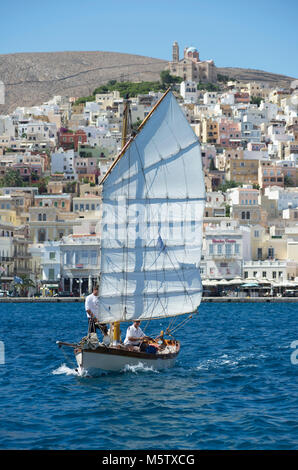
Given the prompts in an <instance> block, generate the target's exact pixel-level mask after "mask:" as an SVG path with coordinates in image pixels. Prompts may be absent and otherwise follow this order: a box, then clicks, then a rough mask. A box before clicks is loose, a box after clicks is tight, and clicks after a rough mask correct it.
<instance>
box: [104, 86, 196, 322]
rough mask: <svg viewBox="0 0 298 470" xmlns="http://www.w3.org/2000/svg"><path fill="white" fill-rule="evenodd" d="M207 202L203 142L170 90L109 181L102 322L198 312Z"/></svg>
mask: <svg viewBox="0 0 298 470" xmlns="http://www.w3.org/2000/svg"><path fill="white" fill-rule="evenodd" d="M204 201H205V188H204V178H203V171H202V162H201V154H200V145H199V142H198V139H197V137H196V135H195V134H194V132H193V131H192V129H191V127H190V125H189V124H188V122H187V120H186V118H185V116H184V114H183V112H182V111H181V109H180V107H179V105H178V103H177V102H176V100H175V98H174V96H173V94H172V93H171V92H168V93H167V94H166V95H165V96H164V97H163V99H162V100H161V101H160V103H159V105H158V106H157V107H156V109H155V111H154V112H153V113H152V114H151V116H150V119H147V121H146V123H145V124H144V125H143V126H142V129H141V132H140V133H139V134H138V135H137V136H136V137H135V138H134V139H133V140H132V141H131V142H130V144H129V145H128V146H126V150H125V152H124V154H123V155H122V156H121V158H120V159H118V161H117V164H115V165H114V166H113V168H112V170H111V171H110V172H109V174H108V175H107V176H106V177H105V179H104V181H103V191H102V205H103V216H102V242H101V279H100V291H99V313H98V317H99V319H100V321H103V322H111V321H127V320H130V319H133V318H143V319H150V318H161V317H170V316H176V315H181V314H183V313H189V312H192V311H195V310H196V308H197V306H198V305H199V303H200V301H201V295H202V284H201V279H200V272H199V264H200V259H201V244H202V220H203V210H204ZM123 312H125V318H123V315H124V313H123ZM178 312H179V313H178Z"/></svg>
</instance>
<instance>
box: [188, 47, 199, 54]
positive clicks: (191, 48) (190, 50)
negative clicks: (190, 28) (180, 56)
mask: <svg viewBox="0 0 298 470" xmlns="http://www.w3.org/2000/svg"><path fill="white" fill-rule="evenodd" d="M188 52H198V50H197V49H196V48H195V47H188V48H187V49H186V53H188Z"/></svg>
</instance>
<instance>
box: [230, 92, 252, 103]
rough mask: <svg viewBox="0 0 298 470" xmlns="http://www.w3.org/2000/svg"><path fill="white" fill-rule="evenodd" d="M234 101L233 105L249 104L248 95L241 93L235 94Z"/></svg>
mask: <svg viewBox="0 0 298 470" xmlns="http://www.w3.org/2000/svg"><path fill="white" fill-rule="evenodd" d="M234 100H235V104H236V103H249V102H250V96H249V93H241V92H239V93H235V94H234Z"/></svg>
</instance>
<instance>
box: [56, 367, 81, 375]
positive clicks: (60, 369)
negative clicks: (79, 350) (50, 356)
mask: <svg viewBox="0 0 298 470" xmlns="http://www.w3.org/2000/svg"><path fill="white" fill-rule="evenodd" d="M52 374H54V375H62V374H64V375H80V374H79V372H78V369H71V368H70V367H68V366H67V365H66V364H62V365H61V366H60V367H58V368H57V369H55V370H53V372H52Z"/></svg>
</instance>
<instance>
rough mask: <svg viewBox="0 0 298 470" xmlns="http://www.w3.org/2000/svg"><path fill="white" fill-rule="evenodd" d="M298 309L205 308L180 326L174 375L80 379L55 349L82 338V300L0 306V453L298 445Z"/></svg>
mask: <svg viewBox="0 0 298 470" xmlns="http://www.w3.org/2000/svg"><path fill="white" fill-rule="evenodd" d="M297 313H298V308H297V304H295V303H291V304H286V303H272V304H271V303H264V304H260V303H258V304H254V303H251V304H250V303H245V304H242V303H239V304H234V303H232V304H231V303H229V304H226V303H216V304H215V303H214V304H213V303H203V304H202V305H201V307H200V309H199V314H198V315H197V316H195V317H194V318H193V319H192V320H191V321H189V322H188V323H186V325H185V327H183V328H182V329H180V330H178V331H177V335H176V337H177V339H179V340H180V341H181V344H182V347H181V352H180V354H179V356H178V360H177V363H176V366H175V367H174V368H172V369H167V370H163V371H158V372H157V371H155V370H154V369H152V368H149V367H144V366H143V365H142V364H141V363H140V364H139V365H137V366H134V367H126V368H125V369H124V370H123V371H121V372H119V373H107V372H105V373H103V374H101V375H100V376H98V377H88V376H86V377H84V376H79V375H78V373H77V372H76V370H75V369H76V364H75V361H74V357H73V354H72V351H71V350H67V349H63V350H61V349H58V347H57V345H56V340H63V341H69V342H74V341H78V340H80V339H81V337H82V336H84V335H85V334H86V329H87V320H86V316H85V313H84V308H83V304H82V303H64V304H60V303H59V304H51V303H47V304H42V303H35V304H34V303H33V304H29V303H26V304H13V303H11V304H1V305H0V317H1V327H0V340H1V341H2V343H1V344H2V346H3V348H2V349H3V354H5V357H3V358H2V359H3V360H2V361H1V363H0V386H1V410H0V419H1V426H0V448H1V449H146V450H148V449H162V450H168V449H295V448H297V437H298V427H297V422H298V420H297V397H298V393H297V392H298V387H297V372H298V364H296V362H298V361H297V360H295V358H297V356H298V355H296V353H295V349H293V342H295V341H296V340H298V330H297ZM180 321H181V317H179V318H178V320H177V322H180ZM145 325H146V323H145V322H143V323H142V324H141V327H142V328H144V327H145ZM165 326H166V325H165V323H164V322H160V321H155V322H152V323H151V324H150V325H149V327H148V329H147V330H146V332H147V333H148V334H150V335H153V334H158V333H159V332H160V330H161V329H163V328H164V327H165ZM124 334H125V329H124V328H122V336H124ZM297 344H298V343H297ZM291 345H292V347H291ZM297 347H298V346H297Z"/></svg>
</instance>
